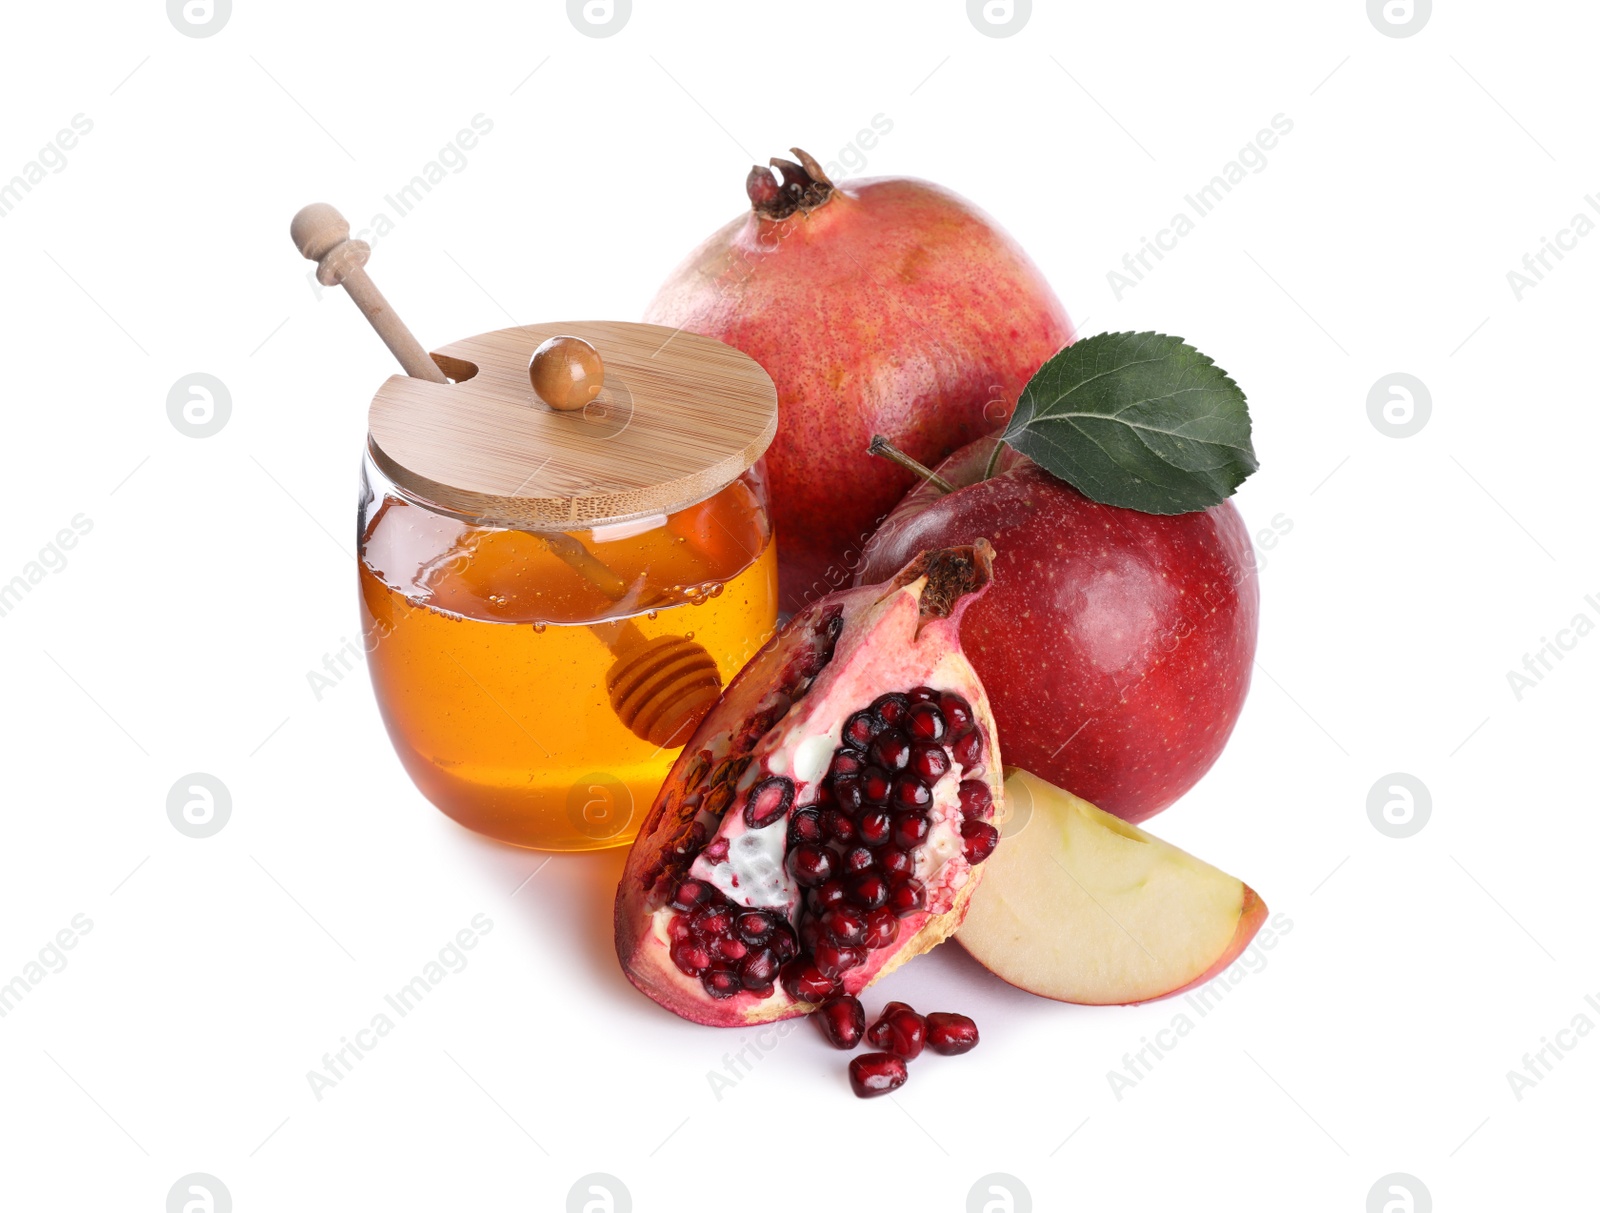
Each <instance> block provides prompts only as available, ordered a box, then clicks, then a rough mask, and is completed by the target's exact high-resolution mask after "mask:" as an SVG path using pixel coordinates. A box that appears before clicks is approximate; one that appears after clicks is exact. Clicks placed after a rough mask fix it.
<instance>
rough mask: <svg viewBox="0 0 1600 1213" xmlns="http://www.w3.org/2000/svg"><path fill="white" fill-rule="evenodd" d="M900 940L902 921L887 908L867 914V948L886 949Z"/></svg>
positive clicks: (865, 944)
mask: <svg viewBox="0 0 1600 1213" xmlns="http://www.w3.org/2000/svg"><path fill="white" fill-rule="evenodd" d="M899 938H900V920H899V919H898V918H896V917H895V916H894V911H893V910H891V909H889V908H888V907H887V906H885V907H883V908H882V909H879V910H873V911H871V912H870V913H868V914H867V939H866V942H865V943H864V944H862V946H863V947H865V948H886V947H888V946H889V945H890V944H892V943H893V942H894V941H895V940H896V939H899Z"/></svg>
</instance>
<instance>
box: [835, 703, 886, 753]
mask: <svg viewBox="0 0 1600 1213" xmlns="http://www.w3.org/2000/svg"><path fill="white" fill-rule="evenodd" d="M882 731H883V721H882V720H880V719H878V717H877V715H876V714H875V713H873V712H857V713H856V714H855V715H854V716H852V717H850V719H849V720H847V721H845V722H844V728H843V729H842V730H841V732H840V737H839V740H841V741H842V742H844V743H845V745H847V746H850V747H852V748H853V749H857V750H864V749H866V748H867V746H868V745H870V744H871V743H872V739H873V738H874V737H876V736H877V735H878V734H879V733H881V732H882Z"/></svg>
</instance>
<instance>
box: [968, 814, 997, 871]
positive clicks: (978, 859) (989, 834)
mask: <svg viewBox="0 0 1600 1213" xmlns="http://www.w3.org/2000/svg"><path fill="white" fill-rule="evenodd" d="M999 841H1000V831H999V830H997V829H995V828H994V827H993V826H992V825H990V824H989V823H988V822H987V821H963V822H962V823H961V853H962V854H963V855H964V856H965V857H966V860H967V862H968V863H969V864H980V863H982V862H983V861H984V860H985V859H988V858H989V856H991V855H993V854H994V848H995V845H996V844H997V843H998V842H999Z"/></svg>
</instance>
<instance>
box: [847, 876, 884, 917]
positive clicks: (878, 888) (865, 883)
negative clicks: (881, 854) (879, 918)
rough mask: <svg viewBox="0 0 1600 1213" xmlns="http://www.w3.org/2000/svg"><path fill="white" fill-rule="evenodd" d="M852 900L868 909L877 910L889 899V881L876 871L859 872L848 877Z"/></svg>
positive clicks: (848, 888)
mask: <svg viewBox="0 0 1600 1213" xmlns="http://www.w3.org/2000/svg"><path fill="white" fill-rule="evenodd" d="M844 887H845V888H846V889H847V890H849V893H850V900H851V901H853V902H855V903H856V904H857V905H858V906H861V907H862V908H863V909H867V910H876V909H877V908H878V907H879V906H881V905H882V904H883V903H884V902H886V901H888V900H889V882H888V881H887V880H885V879H884V878H883V876H882V875H881V874H880V873H878V872H875V871H866V872H857V873H856V874H855V875H853V876H851V877H849V878H848V879H846V881H845V884H844Z"/></svg>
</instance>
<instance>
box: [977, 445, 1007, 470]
mask: <svg viewBox="0 0 1600 1213" xmlns="http://www.w3.org/2000/svg"><path fill="white" fill-rule="evenodd" d="M1005 447H1006V444H1005V439H1003V438H996V439H995V440H994V450H992V451H990V452H989V462H988V463H986V464H984V465H983V479H985V480H988V479H989V478H990V477H991V476H993V475H994V469H995V465H996V464H998V463H999V462H1000V452H1001V451H1003V450H1005Z"/></svg>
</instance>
